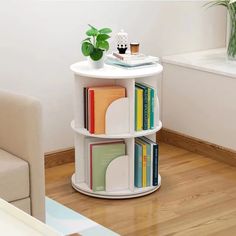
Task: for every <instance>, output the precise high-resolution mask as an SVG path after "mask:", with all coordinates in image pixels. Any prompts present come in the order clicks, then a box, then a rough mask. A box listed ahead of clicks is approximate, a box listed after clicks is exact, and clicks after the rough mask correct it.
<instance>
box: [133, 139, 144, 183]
mask: <svg viewBox="0 0 236 236" xmlns="http://www.w3.org/2000/svg"><path fill="white" fill-rule="evenodd" d="M142 152H143V150H142V146H141V145H140V144H138V143H135V161H134V162H135V165H134V185H135V187H137V188H142V186H143V183H142V181H143V179H142V157H143V153H142Z"/></svg>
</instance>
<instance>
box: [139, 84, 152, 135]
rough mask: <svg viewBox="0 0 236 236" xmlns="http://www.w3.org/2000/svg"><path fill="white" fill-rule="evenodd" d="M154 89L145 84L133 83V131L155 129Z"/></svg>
mask: <svg viewBox="0 0 236 236" xmlns="http://www.w3.org/2000/svg"><path fill="white" fill-rule="evenodd" d="M154 113H155V89H154V88H153V87H151V86H149V85H147V84H145V83H135V130H136V131H141V130H148V129H154V128H155V117H154Z"/></svg>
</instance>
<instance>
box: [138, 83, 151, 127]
mask: <svg viewBox="0 0 236 236" xmlns="http://www.w3.org/2000/svg"><path fill="white" fill-rule="evenodd" d="M135 86H137V87H138V88H141V89H142V90H143V130H148V106H149V104H148V87H147V86H145V85H143V84H141V83H135Z"/></svg>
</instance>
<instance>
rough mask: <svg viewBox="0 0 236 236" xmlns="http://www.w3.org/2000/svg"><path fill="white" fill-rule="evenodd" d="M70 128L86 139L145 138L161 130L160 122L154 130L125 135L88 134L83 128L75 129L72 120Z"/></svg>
mask: <svg viewBox="0 0 236 236" xmlns="http://www.w3.org/2000/svg"><path fill="white" fill-rule="evenodd" d="M71 128H72V129H73V130H74V131H75V132H76V133H78V134H82V135H85V136H88V137H94V138H135V137H142V136H147V135H150V134H155V133H156V132H158V131H159V130H160V129H161V128H162V122H161V121H159V124H158V125H157V126H156V127H155V129H149V130H143V131H137V132H134V133H125V134H109V135H108V134H90V133H89V131H88V130H86V129H84V128H76V127H75V122H74V120H73V121H71Z"/></svg>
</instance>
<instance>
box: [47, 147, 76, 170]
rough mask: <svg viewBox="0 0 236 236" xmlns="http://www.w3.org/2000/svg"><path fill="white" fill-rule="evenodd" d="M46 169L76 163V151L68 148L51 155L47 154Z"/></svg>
mask: <svg viewBox="0 0 236 236" xmlns="http://www.w3.org/2000/svg"><path fill="white" fill-rule="evenodd" d="M44 157H45V168H46V169H47V168H50V167H54V166H59V165H63V164H66V163H71V162H74V161H75V149H74V148H68V149H63V150H58V151H54V152H50V153H45V155H44Z"/></svg>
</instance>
